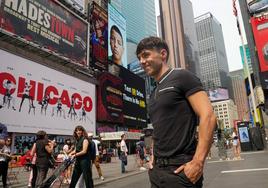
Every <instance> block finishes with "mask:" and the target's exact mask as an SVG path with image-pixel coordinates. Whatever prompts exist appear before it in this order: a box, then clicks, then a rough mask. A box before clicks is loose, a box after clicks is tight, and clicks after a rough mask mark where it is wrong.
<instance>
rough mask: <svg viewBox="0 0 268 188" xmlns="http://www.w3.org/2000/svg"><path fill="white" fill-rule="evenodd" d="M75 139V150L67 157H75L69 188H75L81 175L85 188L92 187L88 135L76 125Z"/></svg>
mask: <svg viewBox="0 0 268 188" xmlns="http://www.w3.org/2000/svg"><path fill="white" fill-rule="evenodd" d="M73 136H74V139H75V142H76V144H75V149H74V151H72V152H71V153H70V154H69V155H70V156H71V157H75V158H76V161H75V165H74V170H73V175H72V179H71V183H70V188H75V186H76V184H77V182H78V180H79V178H80V176H81V174H83V178H84V181H85V187H86V188H92V187H93V180H92V173H91V170H90V169H91V161H90V153H89V140H88V135H87V132H86V130H85V129H84V127H82V126H80V125H78V126H76V127H75V129H74V133H73Z"/></svg>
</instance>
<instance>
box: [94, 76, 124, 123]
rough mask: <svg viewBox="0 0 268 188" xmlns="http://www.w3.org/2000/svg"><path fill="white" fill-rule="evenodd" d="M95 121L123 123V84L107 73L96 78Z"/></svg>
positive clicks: (117, 78)
mask: <svg viewBox="0 0 268 188" xmlns="http://www.w3.org/2000/svg"><path fill="white" fill-rule="evenodd" d="M98 81H99V86H98V99H97V100H98V102H97V103H98V108H97V120H98V121H100V122H111V123H121V124H122V123H123V121H124V119H123V98H122V88H123V82H122V80H121V79H120V78H119V77H116V76H114V75H112V74H109V73H107V72H103V73H101V74H100V75H99V77H98Z"/></svg>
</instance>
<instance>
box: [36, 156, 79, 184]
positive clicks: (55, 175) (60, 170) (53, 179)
mask: <svg viewBox="0 0 268 188" xmlns="http://www.w3.org/2000/svg"><path fill="white" fill-rule="evenodd" d="M74 161H75V159H71V158H67V159H65V160H64V161H63V163H62V164H60V165H59V166H58V167H57V168H56V169H55V170H54V172H53V173H52V175H51V176H49V177H47V178H46V179H45V180H44V182H43V183H42V184H41V185H40V186H39V187H38V188H50V187H52V186H53V184H54V183H55V182H56V180H57V179H58V178H59V176H60V175H61V174H62V173H63V172H64V171H65V170H66V169H67V168H68V167H69V166H70V165H71V164H73V163H74ZM60 186H61V184H60ZM60 186H59V187H60Z"/></svg>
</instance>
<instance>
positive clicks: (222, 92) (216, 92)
mask: <svg viewBox="0 0 268 188" xmlns="http://www.w3.org/2000/svg"><path fill="white" fill-rule="evenodd" d="M209 99H210V101H212V102H213V101H221V100H228V99H229V93H228V90H227V89H225V88H217V89H213V90H209Z"/></svg>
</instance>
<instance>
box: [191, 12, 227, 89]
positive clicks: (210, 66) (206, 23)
mask: <svg viewBox="0 0 268 188" xmlns="http://www.w3.org/2000/svg"><path fill="white" fill-rule="evenodd" d="M195 27H196V33H197V40H198V48H199V61H200V68H201V75H202V76H201V79H202V82H203V84H204V87H205V89H206V90H209V89H214V88H217V87H226V88H228V89H230V83H229V79H228V72H229V69H228V63H227V56H226V51H225V45H224V40H223V33H222V27H221V24H220V23H219V22H218V20H217V19H216V18H215V17H214V16H213V15H212V14H211V13H206V14H203V15H201V16H199V17H197V18H195ZM230 93H231V92H230Z"/></svg>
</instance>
